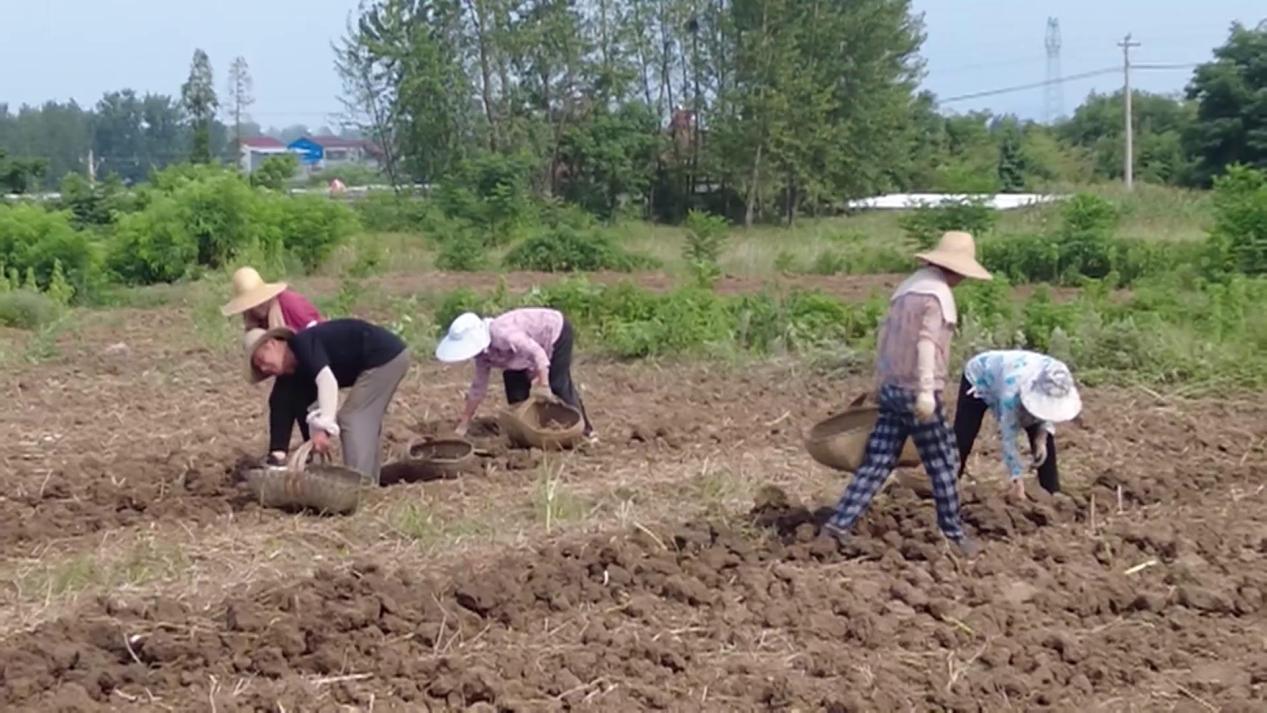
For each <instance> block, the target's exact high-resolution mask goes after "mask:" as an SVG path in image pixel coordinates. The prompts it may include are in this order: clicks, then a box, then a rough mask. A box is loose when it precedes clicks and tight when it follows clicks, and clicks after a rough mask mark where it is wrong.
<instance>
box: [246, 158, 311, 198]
mask: <svg viewBox="0 0 1267 713" xmlns="http://www.w3.org/2000/svg"><path fill="white" fill-rule="evenodd" d="M298 171H299V160H298V159H297V158H295V155H294V154H290V153H285V154H278V155H276V156H269V157H268V158H266V159H264V163H263V164H261V165H260V167H259V168H257V169H255V170H254V171H252V172H251V177H250V182H251V185H252V186H254V187H256V188H270V189H272V190H274V191H280V190H282V189H283V188H285V187H286V183H287V182H289V181H290V180H291V179H292V178H294V177H295V173H297V172H298Z"/></svg>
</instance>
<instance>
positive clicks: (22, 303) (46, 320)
mask: <svg viewBox="0 0 1267 713" xmlns="http://www.w3.org/2000/svg"><path fill="white" fill-rule="evenodd" d="M60 314H61V307H60V306H59V305H58V304H57V303H56V302H54V301H53V300H51V299H49V298H48V297H47V296H46V295H42V294H40V293H38V292H34V291H31V290H25V289H23V290H13V291H12V292H0V326H4V327H12V328H14V329H31V330H34V329H39V328H41V327H43V326H45V325H47V324H50V323H51V322H53V321H54V320H56V319H57V317H58V315H60Z"/></svg>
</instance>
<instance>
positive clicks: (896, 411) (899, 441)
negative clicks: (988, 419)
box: [829, 385, 964, 542]
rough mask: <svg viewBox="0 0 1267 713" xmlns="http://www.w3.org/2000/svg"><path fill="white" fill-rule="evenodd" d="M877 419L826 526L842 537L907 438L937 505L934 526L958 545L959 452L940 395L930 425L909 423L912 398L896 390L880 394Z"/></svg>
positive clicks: (876, 489) (911, 394)
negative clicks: (916, 454)
mask: <svg viewBox="0 0 1267 713" xmlns="http://www.w3.org/2000/svg"><path fill="white" fill-rule="evenodd" d="M879 406H880V417H879V419H877V420H876V424H875V430H873V431H872V432H871V437H870V438H869V439H868V440H867V451H866V455H865V457H864V458H863V460H862V465H861V466H860V467H859V468H858V472H857V473H855V474H854V477H853V480H852V481H851V482H850V483H849V487H848V488H846V489H845V494H844V495H842V496H841V497H840V502H839V503H837V504H836V511H835V512H834V513H833V514H832V516H831V520H830V522H829V524H830V525H831V526H832V527H833V528H835V529H837V530H839V531H841V532H848V531H849V529H850V528H852V527H853V524H854V521H856V520H857V519H858V518H859V517H861V516H862V513H864V512H866V510H867V506H868V505H870V504H871V499H872V498H874V497H875V494H876V493H877V492H879V490H880V486H882V485H884V481H885V480H886V479H887V478H888V477H889V474H890V473H892V472H893V467H894V466H895V465H897V459H898V455H899V454H900V453H901V451H902V445H903V444H904V443H905V442H906V438H907V436H910V437H912V438H914V440H915V447H916V449H917V450H918V451H919V457H920V460H921V461H923V463H924V470H926V471H928V478H929V480H931V481H932V484H933V499H934V500H935V501H936V503H937V525H938V526H939V527H941V531H942V532H943V533H944V534H945V535H946V538H947V539H949V540H950V541H952V542H962V541H963V539H964V533H963V526H962V525H961V524H960V522H959V491H958V490H957V488H956V483H955V474H956V473H957V472H958V470H959V447H958V446H957V445H956V443H955V434H954V432H953V431H951V430H950V427H949V426H947V425H946V417H945V413H944V412H943V410H942V403H941V394H940V393H938V394H937V410H936V411H935V412H934V414H933V418H932V420H930V421H928V422H927V423H920V422H919V421H918V420H917V419H916V418H915V393H914V392H911V391H907V390H906V389H901V388H898V387H896V386H891V385H886V386H884V387H882V388H881V389H880V401H879Z"/></svg>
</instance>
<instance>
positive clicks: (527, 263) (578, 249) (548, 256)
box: [505, 225, 656, 272]
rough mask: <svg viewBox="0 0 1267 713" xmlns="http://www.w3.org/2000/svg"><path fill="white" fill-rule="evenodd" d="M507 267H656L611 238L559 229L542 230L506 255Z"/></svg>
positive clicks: (581, 269) (559, 269) (599, 233)
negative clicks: (624, 248) (621, 246)
mask: <svg viewBox="0 0 1267 713" xmlns="http://www.w3.org/2000/svg"><path fill="white" fill-rule="evenodd" d="M505 262H506V266H507V267H509V268H512V269H515V270H535V271H540V272H592V271H595V270H612V271H616V272H631V271H633V270H637V269H647V268H652V267H655V266H656V263H655V261H654V260H653V259H652V258H650V257H647V256H643V255H635V254H632V253H629V252H627V251H625V250H623V249H622V248H620V246H618V245H617V244H616V242H615V240H614V239H613V238H612V237H611V235H610V234H608V233H606V232H603V231H601V230H597V229H592V230H578V229H576V228H572V227H570V226H565V225H561V226H558V227H557V228H554V229H551V230H544V231H542V232H540V233H538V234H537V235H535V236H533V237H531V238H528V239H527V240H525V241H523V242H522V243H520V244H518V245H516V246H515V247H514V248H512V249H511V251H510V252H509V253H507V254H506V259H505Z"/></svg>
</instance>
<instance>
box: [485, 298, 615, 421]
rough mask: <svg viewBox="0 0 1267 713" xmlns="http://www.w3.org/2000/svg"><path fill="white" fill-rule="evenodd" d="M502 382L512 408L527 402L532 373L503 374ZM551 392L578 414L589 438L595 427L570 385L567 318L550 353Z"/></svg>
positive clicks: (570, 362)
mask: <svg viewBox="0 0 1267 713" xmlns="http://www.w3.org/2000/svg"><path fill="white" fill-rule="evenodd" d="M502 381H503V382H504V383H505V384H506V401H508V402H510V405H511V406H514V405H515V404H517V403H521V402H523V401H527V400H528V397H529V396H530V395H531V394H532V373H531V372H529V371H526V370H518V371H510V370H507V371H504V372H502ZM550 392H551V393H553V394H554V395H555V396H557V397H559V400H560V401H562V402H563V403H565V404H567V405H568V406H571V407H572V408H574V409H577V410H578V411H580V412H581V417H582V418H583V419H585V435H587V436H588V435H589V434H590V433H591V432H592V431H593V430H594V428H593V427H592V426H590V417H589V414H587V413H585V404H584V402H582V401H581V394H580V392H579V391H577V390H576V384H574V383H573V382H572V323H571V322H569V321H567V320H566V319H565V320H563V329H562V330H561V331H560V332H559V338H558V340H556V341H555V342H554V351H553V352H551V354H550Z"/></svg>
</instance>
